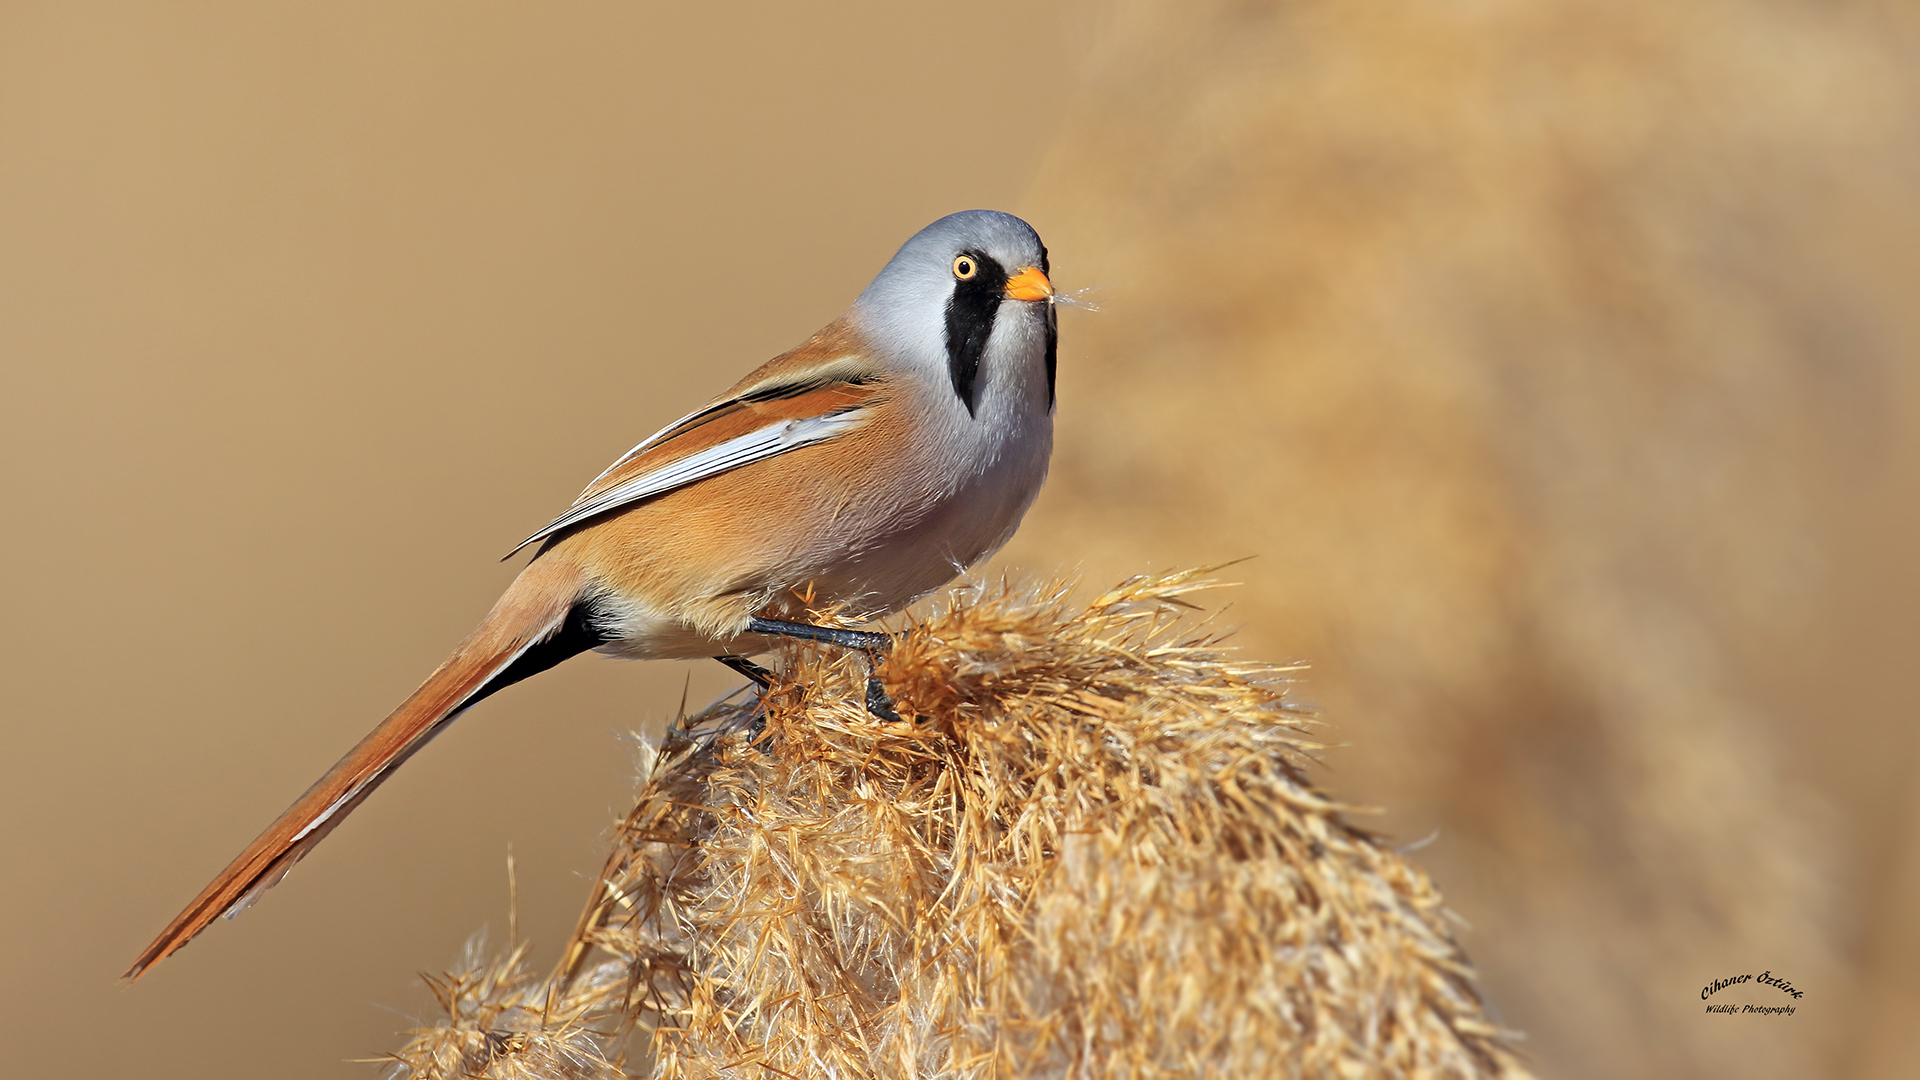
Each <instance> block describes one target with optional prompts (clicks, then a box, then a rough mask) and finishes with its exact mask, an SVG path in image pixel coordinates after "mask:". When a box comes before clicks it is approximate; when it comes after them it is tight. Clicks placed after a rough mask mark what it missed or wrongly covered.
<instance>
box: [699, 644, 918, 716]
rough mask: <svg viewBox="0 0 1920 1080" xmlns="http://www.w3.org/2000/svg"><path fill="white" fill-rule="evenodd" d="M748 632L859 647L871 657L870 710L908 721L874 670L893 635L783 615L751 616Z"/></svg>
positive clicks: (868, 673)
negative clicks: (790, 619)
mask: <svg viewBox="0 0 1920 1080" xmlns="http://www.w3.org/2000/svg"><path fill="white" fill-rule="evenodd" d="M747 632H748V633H753V634H766V635H768V636H770V637H787V638H794V639H796V640H799V641H818V642H820V643H822V644H824V645H838V646H840V647H841V648H843V649H859V650H860V651H861V652H862V653H864V654H865V655H866V658H867V711H868V712H870V713H872V714H873V715H875V716H877V717H879V718H880V719H882V720H887V721H890V722H893V723H904V721H903V720H902V719H901V717H900V714H899V713H898V712H896V711H894V708H893V699H892V698H890V697H888V696H887V690H886V688H885V687H883V686H881V685H880V676H879V675H876V674H874V669H875V668H877V667H879V666H880V658H881V657H882V656H885V655H886V654H887V650H888V649H890V648H892V647H893V639H892V638H889V637H888V636H887V635H885V634H880V633H875V632H874V631H872V630H840V629H837V628H835V627H831V626H814V625H811V624H809V623H797V622H784V621H782V620H780V619H752V620H749V621H748V623H747ZM729 666H731V665H729ZM736 670H737V669H736Z"/></svg>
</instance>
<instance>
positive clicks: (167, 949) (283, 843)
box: [124, 558, 601, 980]
mask: <svg viewBox="0 0 1920 1080" xmlns="http://www.w3.org/2000/svg"><path fill="white" fill-rule="evenodd" d="M582 583H583V576H582V575H581V573H580V572H579V571H578V570H577V569H576V568H574V567H572V566H569V565H566V564H565V563H564V561H563V560H561V559H543V558H536V559H535V560H534V561H533V563H532V564H530V565H529V566H528V567H527V568H526V570H524V571H522V572H521V574H520V576H519V577H518V578H516V579H515V580H514V583H513V584H512V585H511V586H509V587H508V589H507V592H506V594H505V595H504V596H502V597H501V598H500V602H499V603H497V604H495V605H494V607H493V610H492V611H491V612H489V613H488V614H487V617H486V618H485V619H484V620H482V621H481V623H480V626H479V628H478V629H476V630H474V632H473V633H472V634H470V635H468V636H467V639H466V640H465V641H462V642H461V643H460V645H459V647H458V648H456V649H454V651H453V655H452V656H450V657H448V658H447V660H446V662H445V663H443V664H441V665H440V666H439V668H437V669H436V670H435V671H434V673H433V674H432V675H429V676H427V681H426V682H424V683H422V684H421V686H420V689H418V690H415V691H414V692H413V695H412V696H411V697H409V698H407V700H406V701H405V702H403V703H402V704H401V706H400V707H399V708H397V709H395V710H394V711H393V713H392V715H390V716H388V717H387V718H386V719H385V720H383V721H381V722H380V726H379V727H376V728H374V729H373V731H371V732H369V733H368V734H367V737H366V738H364V739H361V740H360V742H359V744H358V745H357V746H355V747H354V748H353V749H352V750H349V751H348V752H347V756H346V757H343V758H341V759H340V762H339V764H337V765H335V766H334V767H333V768H331V769H329V770H328V771H327V774H326V775H325V776H322V777H321V778H320V779H319V781H318V782H317V783H315V784H314V785H313V786H312V787H310V788H308V789H307V793H306V794H305V795H302V796H300V799H299V801H297V802H295V803H294V804H293V805H292V806H290V807H288V808H287V811H286V812H285V813H283V814H281V815H280V817H279V818H278V819H277V820H276V821H274V823H273V824H272V825H269V826H267V830H266V831H265V832H263V833H261V834H260V836H259V837H258V838H257V839H255V840H254V842H253V843H251V844H249V845H247V849H246V850H245V851H243V852H241V853H240V856H239V858H236V859H234V860H233V862H232V863H231V864H230V865H229V866H228V867H227V868H226V869H225V870H223V871H221V872H220V876H219V877H216V878H214V879H213V882H212V884H210V885H208V886H207V887H206V888H205V889H202V890H201V891H200V895H199V896H196V897H194V898H193V903H191V904H188V905H187V907H186V910H184V911H182V912H181V913H180V914H179V915H177V916H175V917H174V920H173V922H171V923H169V924H168V925H167V928H166V929H165V930H163V931H161V933H160V936H159V937H157V938H155V939H154V940H153V944H151V945H149V946H147V948H146V951H144V952H142V953H141V954H140V958H139V959H138V960H135V961H134V962H133V966H132V967H130V968H128V969H127V973H126V975H125V976H124V978H126V979H129V980H132V979H137V978H139V977H140V975H141V973H142V972H144V971H146V970H147V969H148V968H150V967H152V966H153V965H154V964H157V963H159V962H160V961H162V960H164V959H166V958H167V956H169V955H170V954H172V953H173V952H174V951H175V950H177V949H179V948H180V947H181V946H183V945H185V944H186V943H187V942H188V941H191V940H192V939H193V936H194V935H195V934H198V933H199V932H200V931H202V930H204V929H206V927H207V925H208V924H209V923H211V922H213V920H214V919H215V918H216V917H217V916H220V915H225V916H226V917H228V918H232V917H233V916H235V915H238V914H239V913H240V912H241V911H244V910H246V908H248V907H250V906H251V905H252V904H253V902H254V901H255V900H257V899H259V898H260V894H261V893H263V892H265V891H266V890H267V889H269V888H271V887H273V886H274V885H277V884H279V882H280V879H281V878H283V877H285V876H286V875H287V871H289V870H291V869H293V864H294V863H296V862H299V861H300V859H301V857H302V856H304V855H306V853H307V852H308V851H311V850H312V849H313V847H314V846H315V845H316V844H318V843H320V841H321V840H323V839H325V838H326V835H327V834H328V833H329V832H332V831H333V828H334V826H336V825H338V824H340V822H341V821H342V820H343V819H344V818H345V817H346V816H347V815H348V814H351V813H353V811H354V808H355V807H357V806H359V805H360V803H361V802H362V801H364V800H365V799H366V797H367V796H368V795H371V794H372V793H373V789H374V788H376V787H379V786H380V782H381V781H382V780H385V779H386V778H387V777H388V776H389V775H391V774H392V773H393V771H394V770H395V769H397V768H399V767H400V763H401V762H404V761H406V760H407V759H408V758H409V757H412V756H413V755H414V753H415V752H416V751H418V750H419V749H420V748H421V747H423V746H425V745H426V744H427V742H428V741H429V740H431V739H432V738H433V737H434V736H435V735H437V734H439V733H440V731H441V730H442V729H443V728H445V727H446V726H447V725H448V724H449V723H451V722H452V721H453V719H454V717H456V716H458V715H459V714H460V712H461V710H463V709H465V708H467V707H468V706H470V705H473V704H474V703H476V702H478V701H479V700H480V699H481V698H483V697H486V696H487V695H488V694H491V693H493V692H494V691H496V690H499V689H500V688H502V687H504V686H507V685H510V684H512V683H515V682H518V681H520V680H521V679H524V678H526V677H527V676H529V675H533V674H535V673H537V672H540V671H544V670H546V669H547V668H550V667H552V666H553V665H555V664H557V663H559V662H560V661H562V660H565V659H566V658H567V657H569V656H573V655H575V654H577V653H580V652H584V651H586V650H587V649H590V648H593V647H594V646H596V645H599V644H601V638H600V637H599V635H598V634H597V632H596V631H595V629H594V627H593V625H592V621H591V618H590V616H589V613H588V612H587V610H586V604H585V602H584V601H583V599H582V596H581V592H582Z"/></svg>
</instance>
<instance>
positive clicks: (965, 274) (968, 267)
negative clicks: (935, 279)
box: [953, 255, 980, 281]
mask: <svg viewBox="0 0 1920 1080" xmlns="http://www.w3.org/2000/svg"><path fill="white" fill-rule="evenodd" d="M979 272H980V264H979V263H977V262H975V261H974V258H973V256H971V255H956V256H955V257H954V260H953V276H954V277H957V278H959V279H960V280H961V281H972V280H973V276H974V275H975V274H978V273H979Z"/></svg>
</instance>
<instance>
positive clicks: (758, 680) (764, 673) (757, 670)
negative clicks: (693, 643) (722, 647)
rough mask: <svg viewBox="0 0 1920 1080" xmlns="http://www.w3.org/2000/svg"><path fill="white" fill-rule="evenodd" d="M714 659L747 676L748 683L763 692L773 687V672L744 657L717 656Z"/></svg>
mask: <svg viewBox="0 0 1920 1080" xmlns="http://www.w3.org/2000/svg"><path fill="white" fill-rule="evenodd" d="M714 659H715V660H718V661H720V662H721V663H723V664H725V665H727V666H728V667H730V668H732V669H733V670H735V671H737V672H739V673H740V674H742V675H745V676H746V677H747V681H748V682H751V683H752V684H753V685H755V686H757V687H759V688H760V689H762V690H765V689H766V688H768V687H770V686H772V685H773V672H771V671H768V670H767V669H766V668H763V667H761V666H760V665H759V664H756V663H754V662H753V661H751V660H749V659H747V658H746V657H744V656H716V657H714Z"/></svg>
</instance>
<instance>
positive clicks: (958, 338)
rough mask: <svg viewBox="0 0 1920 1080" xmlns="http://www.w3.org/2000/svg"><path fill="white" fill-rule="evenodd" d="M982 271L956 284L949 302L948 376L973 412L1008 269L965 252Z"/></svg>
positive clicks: (972, 253)
mask: <svg viewBox="0 0 1920 1080" xmlns="http://www.w3.org/2000/svg"><path fill="white" fill-rule="evenodd" d="M965 254H966V255H967V256H969V257H970V258H972V259H973V261H974V265H976V266H978V267H979V268H980V269H979V271H978V272H977V273H975V274H974V275H973V277H972V278H971V279H969V280H966V281H959V280H955V281H954V283H953V295H952V296H950V297H948V298H947V374H948V375H950V376H952V378H953V392H954V393H955V394H957V395H959V398H960V403H961V404H962V405H965V406H966V407H967V415H968V416H972V415H973V410H974V400H975V398H974V380H975V379H976V377H978V375H979V374H980V357H981V356H983V355H984V354H985V353H986V351H987V339H988V338H990V337H992V336H993V320H994V316H995V315H997V314H999V312H1000V301H1001V299H1002V298H1003V297H1005V295H1006V291H1007V269H1006V267H1004V266H1001V265H1000V264H999V263H997V262H995V261H994V260H993V259H992V258H990V257H988V256H986V255H983V254H980V253H978V252H972V251H969V252H966V253H965Z"/></svg>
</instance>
